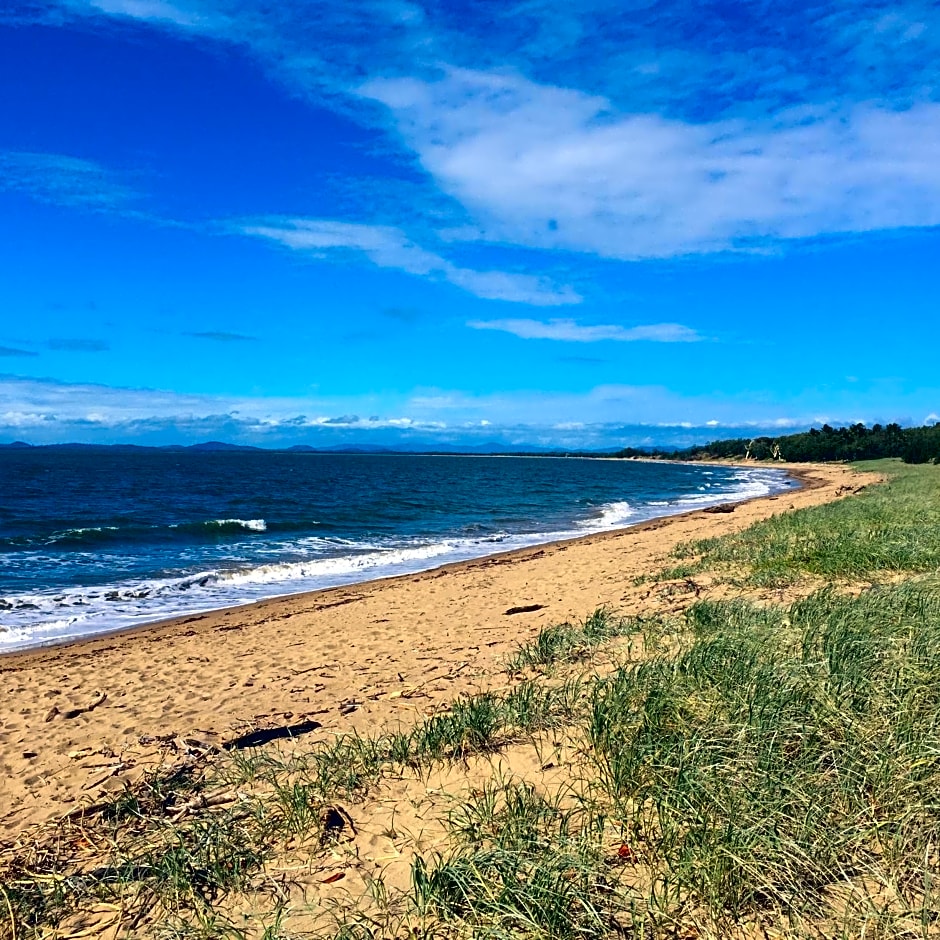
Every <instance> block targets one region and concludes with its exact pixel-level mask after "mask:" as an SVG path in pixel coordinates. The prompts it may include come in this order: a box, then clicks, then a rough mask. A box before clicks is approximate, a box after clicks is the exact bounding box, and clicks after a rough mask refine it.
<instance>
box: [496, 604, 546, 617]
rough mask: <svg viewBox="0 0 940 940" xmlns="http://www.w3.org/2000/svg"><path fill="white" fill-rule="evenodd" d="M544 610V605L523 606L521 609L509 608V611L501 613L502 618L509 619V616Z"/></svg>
mask: <svg viewBox="0 0 940 940" xmlns="http://www.w3.org/2000/svg"><path fill="white" fill-rule="evenodd" d="M544 608H545V605H544V604H525V605H523V606H522V607H510V608H509V610H506V611H503V616H504V617H509V616H510V615H511V614H531V613H532V611H534V610H543V609H544Z"/></svg>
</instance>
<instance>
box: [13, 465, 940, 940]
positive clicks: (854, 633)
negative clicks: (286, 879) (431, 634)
mask: <svg viewBox="0 0 940 940" xmlns="http://www.w3.org/2000/svg"><path fill="white" fill-rule="evenodd" d="M876 469H879V470H881V471H882V472H884V473H885V474H886V476H887V478H888V481H887V483H885V484H884V485H881V486H877V487H871V488H869V489H867V490H865V491H863V492H860V493H857V494H854V495H851V496H849V497H848V498H846V499H843V500H840V501H838V502H836V503H831V504H827V505H825V506H822V507H819V508H818V509H812V510H803V511H799V512H784V513H781V514H779V515H777V516H775V517H774V518H772V519H770V520H768V521H767V522H763V523H759V524H758V525H756V526H754V527H752V528H751V529H748V530H746V531H745V532H743V533H738V534H734V535H730V536H725V537H724V538H722V539H713V540H708V541H705V542H699V543H694V544H692V545H688V546H684V547H683V548H682V549H681V554H682V555H683V558H682V559H681V560H682V561H683V563H684V564H685V565H687V566H689V567H690V568H694V570H695V571H698V572H710V573H717V574H718V575H721V576H722V577H727V576H728V574H729V572H733V577H734V583H735V584H737V585H738V587H739V590H738V591H737V593H736V594H735V593H734V592H732V593H731V594H730V595H729V593H728V592H727V591H725V592H723V593H722V595H721V596H718V595H716V596H714V597H709V596H708V593H707V591H705V592H704V594H703V596H701V597H698V598H695V597H692V596H690V597H689V598H688V603H687V605H686V606H685V608H684V610H682V612H681V613H679V614H676V613H675V610H674V608H673V607H672V606H671V605H670V609H669V610H668V611H664V612H663V613H661V614H645V615H644V617H643V618H639V617H635V616H627V615H622V614H619V613H616V612H614V611H612V610H610V609H607V608H602V609H600V610H597V611H595V612H593V613H592V614H590V615H588V616H587V617H586V618H585V619H584V620H583V621H581V622H580V623H574V624H572V623H563V624H560V625H552V626H550V627H547V628H546V629H544V630H543V631H541V633H540V634H538V635H537V636H536V637H535V638H534V640H533V641H531V642H530V643H526V644H522V645H520V646H519V647H518V648H517V650H516V651H515V653H514V654H513V655H512V656H511V657H510V660H509V662H508V663H507V674H506V676H504V679H506V678H508V679H509V682H510V684H509V685H508V687H506V688H505V689H503V690H501V691H482V692H480V693H479V694H477V695H473V696H465V697H462V698H458V699H456V700H454V701H453V702H452V703H451V704H450V707H449V708H448V709H446V710H444V711H441V712H439V713H436V714H433V715H430V716H427V717H426V718H424V719H423V720H421V721H419V722H417V723H416V724H415V725H414V726H413V727H408V728H402V729H398V730H394V731H388V732H384V733H377V734H374V735H360V734H344V735H338V736H337V737H336V738H335V739H333V740H331V741H328V742H326V743H321V744H317V745H314V746H311V747H310V748H308V749H306V750H295V751H294V752H293V753H292V754H291V755H290V756H289V757H281V756H279V755H278V754H277V753H275V752H273V751H271V750H269V749H266V748H251V749H246V750H236V751H233V752H231V753H228V754H223V755H217V756H215V757H213V758H212V759H211V760H207V761H205V762H202V763H199V762H196V763H193V764H191V765H189V766H186V767H183V768H180V769H178V770H177V771H175V772H174V773H171V774H163V775H159V776H154V777H152V778H150V779H148V780H146V781H145V782H144V783H143V784H142V785H140V786H138V787H137V788H135V789H134V790H133V791H129V792H127V793H125V794H123V795H121V796H120V797H119V798H117V799H115V800H114V801H113V802H112V803H110V804H108V805H107V806H105V807H99V809H98V810H97V811H96V812H95V813H93V814H89V815H87V816H86V817H84V818H82V817H76V818H74V819H73V820H72V821H70V822H63V823H62V824H60V825H59V826H58V827H57V828H55V829H53V830H50V833H49V835H48V837H47V838H46V839H45V840H41V839H34V840H32V841H30V842H28V843H21V844H20V845H19V846H17V847H15V849H14V850H10V851H7V852H5V853H4V855H3V856H2V857H0V866H2V867H0V885H2V897H0V918H2V909H3V907H4V906H5V907H6V908H7V910H8V914H9V924H10V926H9V929H6V928H0V932H2V931H3V930H4V929H6V933H7V935H10V936H16V937H17V938H22V937H39V936H51V935H55V934H54V928H55V927H56V926H57V925H60V924H63V923H65V924H68V923H70V921H69V918H73V919H74V918H75V916H76V914H80V913H82V912H88V911H92V910H95V909H98V908H100V907H101V905H105V906H110V908H109V909H111V908H114V909H117V910H118V911H119V912H120V913H119V922H120V924H121V925H122V928H123V929H124V931H125V933H124V935H128V936H130V935H152V936H174V937H184V936H185V937H197V936H198V937H206V938H208V937H236V936H238V937H249V936H250V937H263V938H266V940H274V938H276V937H283V938H287V937H294V936H301V935H304V936H334V937H338V938H349V940H352V938H378V937H383V938H392V937H396V938H398V937H401V938H404V937H412V938H417V937H423V938H441V940H444V938H448V940H449V938H453V940H457V938H465V937H484V938H494V940H495V938H533V940H534V938H540V940H542V938H544V940H549V938H556V937H557V938H572V940H574V938H601V937H629V938H640V937H644V938H645V937H649V938H654V937H655V938H659V937H662V938H667V937H671V938H692V937H702V938H705V937H711V938H724V937H741V938H753V937H775V938H776V937H781V938H798V937H799V938H802V937H807V938H808V937H815V938H836V937H838V938H846V940H848V938H854V937H873V938H875V937H876V938H915V937H916V938H933V937H938V936H940V835H938V833H940V468H938V467H933V466H917V467H907V466H903V465H900V464H895V463H891V462H882V463H880V464H878V465H876ZM807 578H811V579H816V580H817V581H818V580H819V579H822V580H823V582H824V583H825V586H824V587H822V588H821V589H815V590H809V591H807V592H804V593H803V594H802V595H800V596H796V597H795V599H792V598H791V599H790V600H788V602H783V601H782V600H781V599H780V598H777V599H776V600H771V599H770V598H775V597H777V595H768V594H766V592H765V593H761V589H763V588H766V587H768V586H776V585H781V584H795V583H799V582H801V581H803V580H804V579H807ZM657 637H659V638H660V641H659V642H657ZM662 637H668V638H669V642H662V641H661V638H662ZM623 638H627V640H628V641H629V644H630V647H629V650H628V651H627V655H626V656H624V655H619V656H616V655H612V656H609V657H606V658H604V657H602V658H601V659H600V660H598V658H597V657H596V655H595V654H596V653H597V652H598V651H599V650H603V649H607V648H611V649H613V650H614V651H615V652H616V650H617V647H616V644H617V642H618V641H621V640H622V639H623ZM634 638H636V642H634ZM621 653H622V650H621ZM546 737H547V738H548V739H550V740H555V742H556V744H557V741H558V740H560V739H562V738H564V739H565V740H566V741H567V742H568V743H569V744H570V750H571V753H572V754H573V755H574V756H573V757H572V759H571V761H570V764H569V765H566V772H565V773H564V774H563V775H562V776H561V777H560V778H555V779H554V780H553V782H551V783H549V782H546V780H545V779H542V778H539V779H534V778H533V779H527V778H526V776H525V775H524V774H516V773H513V772H512V771H511V770H510V771H507V770H506V769H505V768H506V764H501V765H499V766H500V768H501V769H499V770H498V771H497V770H495V769H494V771H493V775H492V777H491V779H489V780H487V781H485V782H484V783H483V784H482V785H480V786H474V787H472V788H471V789H470V790H469V791H467V792H465V793H464V794H463V795H462V796H461V797H460V798H459V799H457V800H455V801H451V802H450V803H449V804H447V806H446V808H442V809H441V813H442V819H441V825H442V826H443V828H444V830H445V831H446V833H447V837H448V838H447V845H446V848H445V849H443V850H440V849H439V850H435V851H432V852H426V851H421V850H417V849H416V850H415V851H414V852H413V855H412V858H411V862H410V865H411V868H410V870H411V879H410V887H409V889H408V890H407V891H406V892H404V893H399V894H398V895H394V896H393V895H392V894H391V893H390V892H389V890H388V889H387V888H386V887H385V885H384V883H383V881H382V879H381V876H378V875H377V876H375V877H373V878H372V880H371V882H370V896H369V898H366V899H361V901H360V903H358V904H357V905H354V906H352V907H350V906H348V905H347V906H345V907H342V908H341V909H338V910H337V911H336V912H335V916H333V917H332V920H330V921H329V926H321V927H318V928H317V930H316V931H315V932H314V933H312V934H311V933H306V934H303V933H298V932H293V928H292V926H291V923H292V921H291V916H292V909H291V906H290V904H288V903H287V901H286V900H285V897H286V895H285V894H284V893H283V891H281V893H278V891H274V890H271V889H270V884H269V883H270V878H269V877H268V875H267V874H266V872H267V869H268V867H269V866H270V864H271V862H272V861H275V860H277V859H278V858H281V857H285V855H286V853H290V854H291V857H297V856H298V855H300V856H302V857H304V858H306V859H308V860H313V859H316V858H319V857H328V856H329V855H330V853H331V852H333V851H334V847H335V842H336V838H337V837H338V834H340V833H341V834H342V835H343V837H344V838H349V837H350V832H349V830H348V828H347V827H346V819H345V818H344V815H343V814H344V812H345V810H343V807H342V806H341V805H340V803H339V801H341V800H342V801H346V803H347V805H357V804H359V803H362V804H366V803H368V801H369V799H370V798H371V794H372V793H373V792H374V790H375V789H376V788H377V787H378V786H379V785H380V784H381V782H382V781H383V780H387V779H389V778H391V777H394V778H396V779H405V778H406V777H407V779H409V780H412V781H413V786H414V788H415V789H416V790H421V789H422V787H424V786H425V785H426V783H425V781H426V779H427V770H428V768H429V767H432V766H452V767H462V766H468V763H467V762H469V761H471V760H484V761H485V760H487V759H489V758H491V757H493V756H494V755H500V754H502V755H507V761H508V766H509V767H510V768H511V767H512V766H513V763H512V759H511V758H512V755H513V754H514V753H516V752H517V751H519V749H520V748H525V747H532V746H533V744H535V745H538V743H539V742H540V741H541V740H543V739H545V738H546ZM493 766H494V768H495V767H496V764H494V765H493ZM409 775H410V776H409ZM429 792H430V791H429ZM350 827H351V821H350ZM266 886H267V887H266ZM282 888H283V885H282ZM249 895H250V896H252V897H254V898H256V901H255V902H254V903H255V904H257V903H259V902H258V901H257V898H265V899H266V903H268V905H269V906H268V908H267V909H265V910H263V911H261V912H260V914H259V916H258V917H257V918H256V919H255V920H254V921H253V922H252V923H251V925H246V921H245V920H244V918H242V919H241V920H240V919H239V918H238V917H236V916H235V913H234V912H235V910H236V909H237V907H238V905H237V903H236V901H237V899H239V898H241V899H244V898H245V897H247V896H249ZM74 922H75V923H79V921H77V920H76V921H74ZM75 932H76V933H77V932H78V931H77V929H76V930H75ZM60 935H63V936H64V935H66V934H60Z"/></svg>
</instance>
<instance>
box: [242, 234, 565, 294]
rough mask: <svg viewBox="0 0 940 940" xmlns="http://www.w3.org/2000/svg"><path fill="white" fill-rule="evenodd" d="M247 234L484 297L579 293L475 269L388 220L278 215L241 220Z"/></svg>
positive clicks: (526, 276) (546, 282) (524, 276)
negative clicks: (346, 256) (344, 255)
mask: <svg viewBox="0 0 940 940" xmlns="http://www.w3.org/2000/svg"><path fill="white" fill-rule="evenodd" d="M240 231H241V232H242V233H243V234H245V235H253V236H256V237H258V238H264V239H268V240H270V241H274V242H277V243H279V244H281V245H284V246H286V247H287V248H292V249H294V250H297V251H306V252H311V253H313V254H314V255H321V256H324V257H326V256H328V255H330V254H333V253H336V252H344V251H345V252H355V253H360V254H363V255H365V256H366V257H367V258H368V259H369V260H370V261H371V262H372V263H373V264H374V265H376V266H377V267H380V268H395V269H397V270H400V271H405V272H407V273H408V274H414V275H417V276H419V277H431V278H436V279H440V280H445V281H448V282H450V283H451V284H453V285H455V286H456V287H460V288H462V289H463V290H466V291H468V292H469V293H471V294H475V295H476V296H477V297H482V298H484V299H486V300H505V301H511V302H513V303H523V304H531V305H533V306H542V307H550V306H559V305H561V304H575V303H579V302H580V301H581V297H580V296H579V295H578V294H577V293H576V292H575V291H574V290H572V288H570V287H564V286H558V285H555V284H552V283H551V282H550V281H549V280H547V279H545V278H541V277H536V276H534V275H531V274H515V273H509V272H505V271H476V270H473V269H470V268H462V267H458V266H457V265H455V264H454V263H453V262H451V261H448V260H447V259H446V258H442V257H441V256H440V255H437V254H435V253H434V252H431V251H428V250H427V249H425V248H422V247H421V246H420V245H417V244H415V243H414V242H413V241H412V240H411V239H410V238H408V236H407V235H405V233H404V232H402V231H400V230H399V229H396V228H392V227H390V226H381V225H361V224H357V223H352V222H337V221H333V220H329V219H278V220H274V221H271V222H269V223H264V224H247V225H243V226H242V227H241V229H240Z"/></svg>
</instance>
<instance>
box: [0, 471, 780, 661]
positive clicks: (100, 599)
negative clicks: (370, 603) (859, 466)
mask: <svg viewBox="0 0 940 940" xmlns="http://www.w3.org/2000/svg"><path fill="white" fill-rule="evenodd" d="M785 479H786V478H785V475H784V474H783V472H782V471H768V470H764V469H756V468H755V469H753V470H751V469H749V468H743V469H741V470H736V471H735V472H734V473H733V474H732V475H731V477H730V480H729V482H730V483H731V486H726V487H720V488H717V489H713V490H711V491H707V492H704V493H696V494H694V495H688V496H683V497H679V498H677V499H675V500H671V501H663V500H655V501H650V502H648V503H629V502H626V501H625V500H621V501H614V502H610V503H607V504H605V505H602V506H599V507H596V509H595V510H594V512H593V513H592V515H591V517H590V518H587V519H584V520H581V521H580V522H574V523H572V527H571V528H570V529H564V530H555V531H542V532H530V533H518V534H510V533H490V534H488V535H486V536H478V537H473V538H458V537H453V538H442V539H437V540H431V539H424V540H420V539H412V540H410V541H402V540H399V541H397V542H395V541H392V540H389V541H386V542H382V541H371V542H368V543H365V542H355V541H353V540H350V539H340V538H333V539H324V538H318V537H315V536H309V535H308V536H303V537H301V538H297V539H293V540H291V539H278V540H277V541H276V542H274V543H272V544H271V545H265V544H264V543H258V544H257V545H256V546H253V549H256V550H254V551H253V553H252V557H254V558H255V559H256V563H255V564H242V566H241V567H218V568H216V567H211V568H206V569H204V570H199V571H193V572H190V573H188V574H186V575H183V576H179V577H169V578H164V579H149V580H130V579H128V580H125V581H121V582H119V583H114V584H110V585H107V586H102V587H96V588H91V587H85V588H75V589H69V590H65V591H61V590H60V591H55V592H36V593H30V594H22V595H18V596H7V597H5V598H2V599H0V651H2V650H14V649H23V648H28V647H33V646H41V645H44V644H48V643H56V642H62V641H65V640H69V639H74V638H77V637H82V636H89V635H92V634H95V633H102V632H107V631H110V630H115V629H120V628H123V627H128V626H133V625H139V624H143V623H147V622H153V621H156V620H162V619H165V618H169V617H175V616H180V615H184V614H193V613H198V612H200V611H205V610H212V609H217V608H220V607H227V606H237V605H240V604H247V603H251V602H252V601H257V600H261V599H264V598H267V597H275V596H279V595H284V594H292V593H298V592H302V591H310V590H316V589H320V588H327V587H335V586H338V585H342V584H351V583H356V582H361V581H365V580H369V579H373V578H380V577H386V576H389V575H398V574H412V573H415V572H418V571H422V570H427V569H429V568H433V567H436V566H438V565H441V564H445V563H448V562H455V561H462V560H466V559H469V558H476V557H483V556H486V555H491V554H495V553H497V552H504V551H510V550H512V549H516V548H523V547H526V546H531V545H537V544H541V543H545V542H550V541H556V540H560V539H565V538H574V537H577V536H582V535H584V534H585V533H587V532H600V531H610V530H612V529H616V528H619V527H623V526H625V525H628V524H636V523H638V522H642V521H645V520H647V519H650V518H653V517H656V516H666V515H672V514H675V513H681V512H687V511H689V510H690V509H696V508H701V507H703V506H705V505H710V504H711V505H713V504H715V503H719V502H730V501H736V500H742V499H750V498H754V497H757V496H764V495H767V494H769V493H771V492H773V491H774V490H780V489H784V488H785V487H786V486H787V485H789V484H787V483H785V482H784V481H785ZM214 524H217V525H219V526H225V525H238V526H240V527H242V528H244V529H245V530H246V531H252V532H263V531H265V529H266V524H265V521H264V520H263V519H220V520H215V522H214ZM298 555H299V556H302V557H300V558H298ZM264 556H267V557H268V558H269V559H270V560H269V561H268V562H266V563H262V564H258V563H257V562H258V561H261V559H262V557H264ZM285 556H286V557H285ZM89 557H90V558H93V557H95V556H94V555H93V554H91V555H90V556H89ZM279 558H283V559H284V560H279ZM203 563H204V562H203ZM224 563H225V562H224V559H222V558H220V559H219V564H220V565H223V564H224ZM228 564H231V562H229V563H228Z"/></svg>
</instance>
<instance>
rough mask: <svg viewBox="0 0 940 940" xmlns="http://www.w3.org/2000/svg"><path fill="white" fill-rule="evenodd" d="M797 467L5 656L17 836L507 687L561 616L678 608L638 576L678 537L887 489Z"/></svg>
mask: <svg viewBox="0 0 940 940" xmlns="http://www.w3.org/2000/svg"><path fill="white" fill-rule="evenodd" d="M787 469H789V470H790V471H791V472H792V473H794V474H795V475H797V476H799V477H800V479H801V481H802V483H803V486H802V488H801V489H799V490H794V491H793V492H789V493H784V494H779V495H777V496H771V497H767V498H762V499H756V500H752V501H750V502H747V503H741V504H738V505H737V506H736V507H735V510H734V511H733V512H725V513H716V512H706V511H695V512H690V513H687V514H684V515H681V516H673V517H669V518H664V519H659V520H654V521H651V522H647V523H644V524H642V525H638V526H635V527H632V528H627V529H623V530H619V531H616V532H612V533H604V534H601V535H592V536H587V537H584V538H580V539H576V540H572V541H567V542H558V543H552V544H550V545H544V546H540V547H535V548H529V549H525V550H520V551H517V552H513V553H508V554H504V555H498V556H492V557H489V558H485V559H479V560H474V561H469V562H462V563H459V564H454V565H449V566H445V567H443V568H438V569H435V570H432V571H428V572H426V573H423V574H418V575H408V576H402V577H398V578H391V579H385V580H380V581H372V582H368V583H363V584H357V585H353V586H350V587H346V588H337V589H330V590H325V591H320V592H315V593H310V594H303V595H295V596H291V597H286V598H278V599H274V600H269V601H263V602H260V603H256V604H252V605H250V606H245V607H239V608H233V609H228V610H220V611H214V612H211V613H207V614H202V615H198V616H191V617H186V618H182V619H179V620H175V621H171V622H167V623H162V624H158V625H154V626H149V627H143V628H138V629H136V630H133V631H126V632H123V633H119V634H111V635H108V636H103V637H98V638H95V639H92V640H89V641H85V642H78V643H73V644H70V645H67V646H59V647H54V648H48V649H41V650H36V651H30V652H26V653H18V654H10V655H7V656H6V657H4V658H3V659H2V660H0V673H2V678H3V689H4V694H3V698H2V705H0V824H2V827H3V832H4V834H5V836H6V837H7V838H12V837H14V836H16V835H17V834H19V833H22V832H23V831H24V830H25V829H26V828H27V827H29V826H31V825H33V824H36V823H41V822H44V821H48V820H50V819H53V818H55V817H57V816H61V815H63V814H66V813H70V812H73V811H75V810H76V809H78V808H80V807H81V806H83V805H86V804H94V803H95V802H96V801H100V800H102V799H104V798H106V797H107V796H108V795H109V794H111V795H113V794H114V793H115V792H117V791H120V790H121V789H122V788H124V787H125V786H126V785H127V784H129V783H132V782H133V781H134V780H135V779H138V778H139V777H140V776H141V775H142V774H144V773H145V772H146V771H148V770H152V769H154V768H155V767H158V766H160V765H161V764H165V763H168V762H172V761H173V760H177V759H178V758H179V755H180V753H181V752H183V753H185V752H186V751H191V752H196V753H198V752H200V751H205V750H206V749H212V748H217V747H224V746H225V745H226V744H227V743H228V744H230V743H232V742H233V741H235V740H236V739H238V738H240V737H241V736H244V735H246V734H249V733H253V732H259V731H260V732H264V731H268V732H271V733H272V734H274V735H277V734H278V733H281V734H284V733H285V731H284V730H283V729H294V733H296V734H302V735H303V739H304V740H305V741H308V740H309V741H313V740H316V739H318V738H323V737H325V736H328V735H331V734H333V733H335V732H340V731H345V730H349V729H359V730H368V729H375V728H379V727H383V726H387V725H389V724H393V723H395V722H398V721H406V722H407V721H410V720H413V719H414V717H415V716H416V715H418V714H424V713H427V712H428V711H431V710H433V709H434V707H435V704H436V703H438V702H441V701H450V700H452V699H453V698H454V697H455V696H456V695H458V694H460V693H461V692H462V691H467V690H471V689H474V690H475V689H480V688H484V687H487V686H488V685H489V684H490V683H493V682H499V681H503V682H504V681H505V675H503V676H502V679H501V680H500V678H499V668H498V667H499V664H500V662H501V661H502V659H503V658H504V657H505V655H506V653H507V652H508V651H509V650H511V649H512V648H513V647H514V646H515V645H516V644H517V643H518V642H520V641H524V640H526V639H528V638H531V637H532V636H534V635H535V634H536V633H537V632H538V630H539V629H541V628H543V627H544V626H546V625H547V624H550V623H558V622H561V621H564V620H566V619H571V618H580V617H583V616H585V615H586V614H588V613H590V612H591V611H592V610H594V609H595V608H597V607H599V606H602V605H607V606H610V607H611V608H613V609H615V610H617V611H621V612H624V613H641V612H643V611H644V610H645V609H651V605H656V609H658V610H660V611H661V610H663V604H664V603H667V604H668V599H667V600H666V601H665V602H664V600H663V597H662V596H661V595H657V596H656V597H651V596H650V594H651V589H650V587H649V586H647V585H643V584H637V583H635V582H636V579H637V577H638V576H640V575H642V574H645V573H650V572H655V571H657V570H659V569H660V568H662V567H663V566H665V565H667V564H668V563H669V554H670V552H671V551H672V549H673V548H674V546H675V545H676V544H678V543H681V542H683V541H686V540H689V539H697V538H703V537H708V536H713V535H718V534H721V533H724V532H728V531H733V530H738V529H742V528H745V527H746V526H747V525H749V524H750V523H752V522H754V521H757V520H759V519H763V518H766V517H768V516H770V515H772V514H775V513H779V512H781V511H783V510H786V509H790V508H798V507H805V506H811V505H816V504H819V503H823V502H826V501H829V500H832V499H837V498H840V497H841V496H843V495H846V494H848V493H850V492H853V491H856V490H857V489H858V488H860V487H861V486H863V485H865V484H866V483H868V482H871V480H872V479H874V477H873V476H872V477H866V476H864V475H859V474H856V473H855V472H854V471H852V470H851V469H850V468H848V467H844V466H839V465H812V466H807V465H800V466H798V467H793V466H791V467H787ZM687 602H688V600H687V599H683V598H679V599H678V600H677V603H678V604H679V605H680V606H681V605H682V604H684V603H687ZM519 608H523V609H522V610H518V609H519ZM514 610H515V612H512V611H514ZM279 729H281V730H280V731H279Z"/></svg>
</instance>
